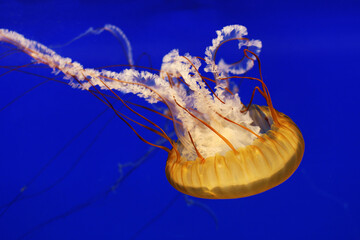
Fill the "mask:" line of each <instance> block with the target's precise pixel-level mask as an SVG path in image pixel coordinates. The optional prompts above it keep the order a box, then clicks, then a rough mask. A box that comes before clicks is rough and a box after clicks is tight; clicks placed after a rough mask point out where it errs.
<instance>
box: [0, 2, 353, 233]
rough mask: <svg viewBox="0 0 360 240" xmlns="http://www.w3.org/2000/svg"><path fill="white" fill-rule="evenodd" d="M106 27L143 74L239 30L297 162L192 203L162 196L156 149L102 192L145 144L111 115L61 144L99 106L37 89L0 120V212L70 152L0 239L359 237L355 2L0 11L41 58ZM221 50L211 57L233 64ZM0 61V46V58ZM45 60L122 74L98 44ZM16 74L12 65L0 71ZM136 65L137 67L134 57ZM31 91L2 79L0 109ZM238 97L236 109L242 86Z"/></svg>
mask: <svg viewBox="0 0 360 240" xmlns="http://www.w3.org/2000/svg"><path fill="white" fill-rule="evenodd" d="M289 2H291V3H289ZM107 23H111V24H114V25H117V26H119V27H120V28H121V29H122V30H123V31H124V32H125V33H126V35H127V36H128V38H129V40H130V41H131V44H132V47H133V51H134V57H135V59H137V57H139V56H141V54H142V53H144V52H145V53H147V54H148V55H149V56H151V65H152V66H154V67H155V68H160V64H161V60H162V57H163V56H164V55H165V54H166V53H168V52H169V51H170V50H172V49H174V48H178V49H179V50H180V52H181V53H183V54H184V53H186V52H189V53H190V54H192V55H197V56H201V57H203V56H204V51H205V48H206V47H207V46H208V45H210V44H211V40H212V39H213V38H215V37H216V35H215V30H219V29H221V28H222V27H223V26H226V25H229V24H242V25H244V26H246V27H247V28H248V32H249V36H250V38H254V39H260V40H262V42H263V48H262V52H261V55H260V57H261V60H262V70H263V75H264V78H265V81H266V83H267V86H268V88H269V90H270V92H271V96H272V100H273V102H274V105H275V107H276V108H277V109H278V110H279V111H281V112H284V113H286V114H287V115H289V116H290V117H291V118H292V119H293V120H294V122H295V123H297V125H298V126H299V128H300V129H301V131H302V133H303V136H304V139H305V144H306V147H305V155H304V158H303V161H302V163H301V165H300V167H299V169H298V170H297V171H296V172H295V173H294V175H293V176H292V177H291V178H290V179H289V180H288V181H286V182H285V183H283V184H281V185H280V186H278V187H276V188H274V189H271V190H269V191H267V192H265V193H262V194H259V195H256V196H252V197H248V198H244V199H236V200H204V199H195V198H190V197H189V198H185V197H184V196H183V195H181V194H179V193H178V192H177V191H176V190H174V189H173V188H172V187H171V186H170V184H169V183H168V182H167V180H166V177H165V173H164V169H165V162H166V157H167V155H166V153H165V152H161V151H157V152H154V153H153V154H152V155H150V156H149V157H147V158H146V161H145V162H144V163H143V164H141V165H140V166H139V167H138V168H137V169H135V170H134V171H132V172H130V174H129V175H128V176H127V177H126V178H124V180H123V181H122V182H121V184H120V185H119V186H117V188H116V189H115V190H114V191H110V192H109V193H108V194H104V192H106V191H108V189H109V188H111V186H112V185H113V184H114V182H115V181H116V180H117V179H118V178H119V177H120V173H119V168H118V164H119V163H122V164H125V163H127V162H135V161H136V160H137V159H138V158H140V157H141V156H143V155H144V154H146V152H147V150H148V149H149V146H148V145H146V144H144V143H142V142H141V141H140V140H138V138H137V137H136V136H135V135H134V134H132V132H131V131H130V130H129V129H128V128H127V127H126V125H125V124H124V123H123V122H121V121H120V120H119V119H116V118H113V114H112V113H111V111H110V110H108V111H107V112H105V113H104V114H103V115H101V116H100V117H98V118H97V119H96V120H95V122H94V123H93V124H91V125H90V126H89V127H88V128H86V129H85V130H84V131H83V133H82V134H81V135H80V136H79V137H78V138H76V139H75V140H74V141H72V142H71V143H69V144H67V143H68V142H69V141H70V140H71V139H72V138H73V137H74V136H75V135H76V134H77V133H78V132H79V131H81V129H83V128H84V127H85V126H87V124H88V123H89V122H91V121H92V120H93V119H94V118H95V117H96V116H98V115H99V114H100V113H101V112H102V111H104V110H105V109H106V107H105V106H104V105H103V104H102V103H101V102H100V101H98V100H97V99H96V98H94V97H93V96H92V95H91V94H89V93H87V92H85V91H80V90H75V89H72V88H70V87H68V86H65V85H63V84H59V83H56V82H47V83H44V84H43V85H41V86H40V87H38V88H36V89H34V90H33V91H31V92H29V93H27V94H25V95H24V96H22V97H21V98H20V99H18V100H17V101H15V102H14V103H13V104H11V105H10V106H9V107H7V108H6V109H3V110H2V111H0V205H2V207H3V206H4V205H6V204H7V203H9V202H10V201H11V200H12V199H13V198H14V197H15V196H16V195H17V194H18V193H19V191H20V189H21V188H22V187H23V186H24V185H25V184H27V183H28V182H29V181H30V180H31V179H32V178H33V177H34V176H35V175H36V174H37V173H38V172H39V171H40V169H41V168H42V167H43V166H44V165H45V164H46V162H48V161H49V160H50V159H52V158H53V156H54V155H56V154H57V152H58V151H61V149H63V147H64V145H69V146H68V147H67V148H66V149H65V150H64V151H62V152H61V154H60V155H59V156H58V157H57V158H56V159H54V160H53V161H52V163H51V164H50V165H49V167H48V168H46V170H45V171H43V172H42V173H41V174H40V175H39V177H38V178H37V179H36V180H35V181H34V182H33V183H31V184H30V186H29V187H28V189H27V190H26V191H24V193H23V195H22V196H21V197H26V196H28V198H27V199H23V200H19V201H17V202H15V203H14V204H13V205H12V206H11V207H9V209H8V210H7V211H6V213H5V214H3V215H2V216H1V217H0V239H6V240H7V239H9V240H10V239H18V238H20V237H22V236H24V234H25V235H26V236H25V237H24V239H131V238H132V237H135V238H136V239H360V215H359V214H360V207H359V202H360V190H359V186H360V181H359V180H360V177H359V167H360V161H359V160H360V157H359V144H360V141H359V138H358V136H357V135H358V132H357V128H358V126H357V124H358V120H359V117H360V111H359V109H358V106H359V103H360V101H359V100H360V94H359V93H358V91H359V89H360V88H359V87H360V84H359V81H360V74H359V64H360V60H359V59H360V58H359V54H360V44H359V43H360V31H359V30H360V28H359V26H360V3H359V2H358V1H342V2H341V3H339V2H338V1H299V2H297V3H295V2H292V1H284V2H282V1H272V2H271V3H270V2H266V3H265V2H262V1H243V2H242V1H223V3H220V2H216V1H205V0H204V1H183V2H182V3H177V2H173V1H151V2H142V1H123V2H122V1H108V0H103V1H95V0H94V1H59V2H57V1H41V0H38V1H13V2H5V1H0V28H8V29H11V30H14V31H17V32H20V33H22V34H24V35H25V36H26V37H28V38H30V39H34V40H36V41H39V42H41V43H43V44H45V45H47V46H56V45H61V44H64V43H66V42H68V41H69V40H71V39H72V38H74V37H75V36H77V35H78V34H80V33H82V32H84V31H85V30H86V29H88V28H89V27H102V26H103V25H104V24H107ZM231 47H232V46H229V48H228V49H225V50H224V52H223V53H222V54H223V56H224V57H228V58H229V59H231V58H233V57H234V56H232V55H231V53H232V52H231V50H232V49H231ZM6 50H7V48H6V47H5V45H3V44H2V45H0V54H1V53H3V52H5V51H6ZM56 51H57V52H58V53H59V54H61V55H63V56H67V57H71V58H72V59H74V60H76V61H79V62H80V63H82V64H83V65H84V66H87V67H100V66H106V65H111V64H125V63H126V59H125V57H124V54H123V53H122V51H121V47H120V45H119V44H118V42H117V41H116V40H114V39H113V38H112V37H111V35H110V34H102V35H100V36H88V37H85V38H83V39H80V40H78V41H76V42H74V43H72V44H71V45H69V46H66V47H61V48H56ZM28 62H29V58H28V57H26V56H24V55H22V54H19V53H17V54H13V55H11V56H8V57H6V58H3V59H1V60H0V65H1V66H4V65H9V64H14V65H21V64H26V63H28ZM139 64H140V65H144V66H149V65H150V63H149V61H148V59H147V58H146V57H143V58H141V59H140V60H139ZM27 70H28V71H31V72H35V73H38V74H41V75H43V76H49V77H50V76H52V75H51V71H49V70H46V69H45V70H44V69H34V68H29V69H27ZM3 72H4V70H1V72H0V74H2V73H3ZM256 74H258V72H257V70H254V71H252V72H249V76H251V75H255V76H256ZM43 81H44V79H42V78H40V77H35V76H30V75H28V74H25V73H19V72H12V73H10V74H7V75H5V76H1V77H0V83H1V90H0V108H2V107H3V106H5V105H6V104H7V103H9V102H10V101H11V100H12V99H14V98H16V97H18V96H21V94H22V93H23V92H24V91H26V90H28V89H30V88H32V87H33V86H35V85H37V84H39V83H41V82H43ZM241 87H242V88H241V91H240V93H241V94H242V96H243V98H244V101H245V102H246V99H249V95H250V92H251V89H252V85H250V84H248V83H247V82H243V83H242V84H241ZM134 101H136V99H134ZM256 101H257V103H259V104H263V101H262V100H261V98H256ZM154 119H156V120H159V119H158V118H157V117H154ZM109 121H110V122H109ZM160 123H161V124H163V125H164V124H166V123H165V122H164V121H160ZM144 135H145V136H146V137H149V138H151V136H152V135H150V134H148V135H147V134H146V133H144ZM94 138H95V139H96V141H95V142H94V143H93V139H94ZM152 139H153V140H156V138H154V137H153V138H152ZM92 143H93V144H92ZM91 144H92V145H91ZM89 145H91V147H90V148H89ZM84 151H85V153H84ZM79 159H80V160H79ZM78 160H79V162H78V164H77V165H76V167H75V168H73V170H72V171H71V172H70V174H68V175H65V173H66V172H67V171H68V169H71V166H72V165H73V164H74V163H76V162H77V161H78ZM130 169H131V167H128V168H125V169H124V173H127V172H128V171H129V170H130ZM63 176H66V177H64V179H63V180H62V181H61V182H60V183H59V184H57V185H56V186H55V187H53V188H51V189H50V190H48V191H46V192H44V193H42V194H37V195H36V196H32V195H33V194H36V193H38V192H39V191H41V190H42V189H44V188H46V187H47V186H51V185H52V183H54V182H56V181H57V179H59V178H62V177H63ZM29 196H30V197H29ZM31 196H32V197H31ZM189 201H193V203H194V204H187V202H189ZM2 210H4V208H2ZM44 223H45V224H44Z"/></svg>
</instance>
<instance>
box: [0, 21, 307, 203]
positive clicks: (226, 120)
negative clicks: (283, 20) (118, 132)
mask: <svg viewBox="0 0 360 240" xmlns="http://www.w3.org/2000/svg"><path fill="white" fill-rule="evenodd" d="M104 30H107V31H110V32H111V33H113V35H114V36H117V37H118V38H121V39H122V40H123V41H124V42H125V46H126V48H127V50H128V58H129V66H128V68H127V69H125V70H123V71H121V72H113V71H109V70H105V69H104V70H96V69H89V68H84V67H83V66H82V65H80V64H79V63H77V62H74V61H72V60H71V59H69V58H63V57H61V56H59V55H57V54H56V53H55V52H54V51H52V50H50V49H48V48H47V47H45V46H44V45H41V44H39V43H37V42H34V41H31V40H28V39H26V38H24V37H23V36H22V35H20V34H18V33H16V32H12V31H9V30H5V29H0V41H2V42H5V43H8V44H10V45H14V46H15V47H16V48H17V49H18V50H20V51H22V52H24V53H26V54H28V55H29V56H31V57H32V58H33V60H34V62H33V63H38V64H45V65H47V66H49V67H50V68H52V69H53V70H54V72H55V73H59V72H61V73H63V74H64V76H65V77H64V79H65V80H67V81H68V84H69V85H71V86H72V87H74V88H80V89H84V90H88V91H89V92H91V93H92V94H94V96H96V97H97V98H99V99H100V100H101V101H102V102H104V103H105V104H106V105H107V106H109V107H110V108H112V109H113V110H114V112H115V113H116V115H117V116H118V117H119V118H121V119H122V120H123V121H124V122H125V123H126V124H127V125H129V126H130V127H131V128H132V129H133V131H134V132H135V134H136V135H138V136H139V137H140V138H141V139H142V140H143V141H145V142H146V143H148V144H150V145H153V146H155V147H159V148H161V149H163V150H165V151H167V152H168V153H169V155H168V159H167V163H166V169H165V172H166V176H167V178H168V180H169V182H170V184H171V185H172V186H173V187H174V188H176V189H177V190H179V191H180V192H182V193H185V194H188V195H191V196H194V197H199V198H210V199H229V198H241V197H246V196H251V195H254V194H257V193H261V192H264V191H266V190H268V189H270V188H273V187H275V186H277V185H279V184H280V183H282V182H284V181H285V180H286V179H287V178H289V177H290V176H291V174H292V173H293V172H294V171H295V170H296V168H297V167H298V166H299V164H300V161H301V159H302V156H303V153H304V140H303V137H302V134H301V132H300V131H299V129H298V127H297V126H296V125H295V123H294V122H293V121H292V120H291V119H290V118H289V117H288V116H286V115H285V114H283V113H281V112H278V111H277V110H275V108H274V107H273V104H272V102H271V99H270V94H269V91H268V89H267V87H266V85H265V84H264V81H263V79H262V76H261V66H260V60H259V58H258V55H259V53H260V49H261V41H259V40H250V39H248V38H246V37H244V36H246V35H247V29H246V28H245V27H244V26H240V25H231V26H226V27H224V28H223V29H222V30H220V31H217V32H216V33H217V38H215V39H213V41H212V45H211V46H209V47H207V49H206V52H205V58H200V57H193V56H191V55H189V54H185V55H183V56H181V55H180V54H179V51H178V50H172V51H171V52H170V53H168V54H167V55H165V56H164V58H163V63H162V66H161V70H158V71H157V72H156V73H153V71H154V69H149V68H143V69H142V70H136V69H139V68H140V67H138V66H134V65H133V63H132V60H131V59H132V57H131V47H130V43H129V41H128V40H127V38H126V36H125V35H124V33H123V32H122V31H121V30H120V29H118V28H117V27H115V26H112V25H106V26H105V27H104V28H102V29H98V30H94V33H99V32H101V31H104ZM229 41H237V42H238V47H239V49H241V50H243V52H244V56H243V58H242V59H241V60H240V61H238V62H235V63H232V64H228V63H226V62H225V61H224V60H220V61H219V62H218V63H216V54H217V51H218V49H219V47H220V46H221V45H222V44H224V43H226V42H229ZM255 62H257V63H258V66H259V72H260V78H253V77H246V76H239V75H241V74H244V73H246V72H247V71H249V70H250V69H251V68H252V67H253V66H254V63H255ZM202 63H203V64H205V67H204V71H205V72H209V73H212V74H213V76H214V77H213V78H210V77H205V76H203V75H202V74H201V73H200V70H199V69H200V67H201V64H202ZM19 68H20V67H17V68H14V69H10V70H9V71H16V70H18V69H19ZM144 69H145V70H144ZM150 70H151V71H152V72H150ZM236 79H249V80H251V81H256V82H257V83H258V86H257V87H255V88H254V90H253V92H252V98H251V101H250V103H249V105H248V106H245V105H244V104H243V103H242V102H241V101H240V97H239V95H238V93H236V92H234V90H233V91H231V90H230V87H229V86H230V85H229V82H230V81H231V80H236ZM210 84H211V85H213V84H215V87H214V88H212V87H211V86H210ZM101 90H109V91H110V92H111V94H113V96H112V97H115V98H116V99H117V100H119V101H120V102H121V103H122V104H123V105H124V106H125V107H126V108H127V109H129V110H130V111H131V112H133V113H134V114H136V115H137V117H140V118H141V119H143V121H145V123H146V124H143V123H140V122H138V121H135V120H134V119H133V118H130V117H129V116H127V115H124V114H123V113H121V112H120V111H119V110H117V109H116V108H115V107H114V106H113V105H112V104H111V102H110V101H109V95H105V94H104V93H103V92H104V91H101ZM119 92H120V93H123V94H126V93H133V94H135V95H137V96H138V97H141V98H143V99H145V100H146V101H147V102H149V103H150V104H155V103H163V104H165V106H166V109H167V110H166V112H165V113H160V112H158V111H156V110H152V109H150V108H148V107H144V106H139V105H136V107H142V108H143V109H146V110H149V111H152V112H156V113H158V114H160V115H161V116H163V117H165V118H168V119H170V120H171V121H172V122H173V125H174V130H175V133H176V136H177V138H178V139H177V141H175V140H173V139H171V138H170V137H169V135H168V134H167V133H166V132H165V131H164V130H163V129H161V128H160V127H159V126H158V125H157V124H155V123H154V122H153V121H151V120H149V119H148V118H146V117H145V116H143V115H142V114H140V113H138V112H137V111H135V110H134V109H133V106H134V105H135V104H131V103H130V102H128V101H125V100H123V99H122V98H121V97H120V96H119V95H118V93H119ZM256 92H259V93H260V94H261V95H262V96H263V97H264V98H265V100H266V102H267V106H257V105H252V104H251V103H252V99H253V96H254V94H255V93H256ZM130 105H131V106H132V107H130ZM132 124H138V125H140V126H142V127H144V128H145V129H148V130H151V131H153V132H154V133H156V134H158V135H160V136H162V137H163V138H165V139H166V140H168V141H169V143H170V144H171V146H172V149H171V150H170V149H169V148H167V147H165V146H160V145H156V144H154V143H151V142H149V141H147V140H145V139H144V138H143V137H142V136H141V134H140V132H138V131H136V130H135V128H134V127H133V126H132Z"/></svg>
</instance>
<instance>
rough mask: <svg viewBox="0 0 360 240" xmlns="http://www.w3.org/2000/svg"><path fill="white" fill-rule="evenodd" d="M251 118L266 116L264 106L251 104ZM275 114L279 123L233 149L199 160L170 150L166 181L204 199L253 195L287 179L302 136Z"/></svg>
mask: <svg viewBox="0 0 360 240" xmlns="http://www.w3.org/2000/svg"><path fill="white" fill-rule="evenodd" d="M249 111H253V113H254V115H255V114H256V115H257V116H258V117H257V118H254V121H255V122H258V121H264V119H261V118H263V117H265V116H266V117H270V111H269V109H268V108H267V107H260V106H254V107H253V108H252V109H250V110H249ZM278 114H279V122H280V123H281V125H280V126H276V125H274V124H272V125H271V126H269V128H270V129H269V130H268V131H266V132H265V133H264V134H262V135H261V136H262V138H263V139H262V140H260V139H256V140H255V141H254V142H253V143H252V144H251V145H248V146H246V147H240V148H238V149H236V150H237V153H235V152H234V151H228V152H227V153H225V154H224V155H220V154H216V155H215V156H211V157H208V158H206V159H205V160H202V159H200V158H197V159H196V160H195V161H187V159H185V158H183V157H181V158H180V159H178V158H177V157H176V154H175V152H174V151H172V152H171V153H170V154H169V158H168V160H167V163H166V176H167V178H168V180H169V182H170V184H171V185H172V186H173V187H174V188H176V189H177V190H178V191H180V192H183V193H185V194H188V195H191V196H195V197H199V198H208V199H230V198H241V197H247V196H251V195H255V194H258V193H261V192H264V191H266V190H268V189H271V188H273V187H275V186H277V185H279V184H280V183H282V182H284V181H285V180H286V179H288V178H289V177H290V176H291V175H292V174H293V173H294V171H295V170H296V169H297V167H298V166H299V164H300V162H301V159H302V156H303V153H304V146H305V145H304V140H303V138H302V135H301V132H300V131H299V129H298V127H297V126H296V125H295V123H294V122H293V121H292V120H291V119H290V118H289V117H287V116H286V115H285V114H282V113H278Z"/></svg>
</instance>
